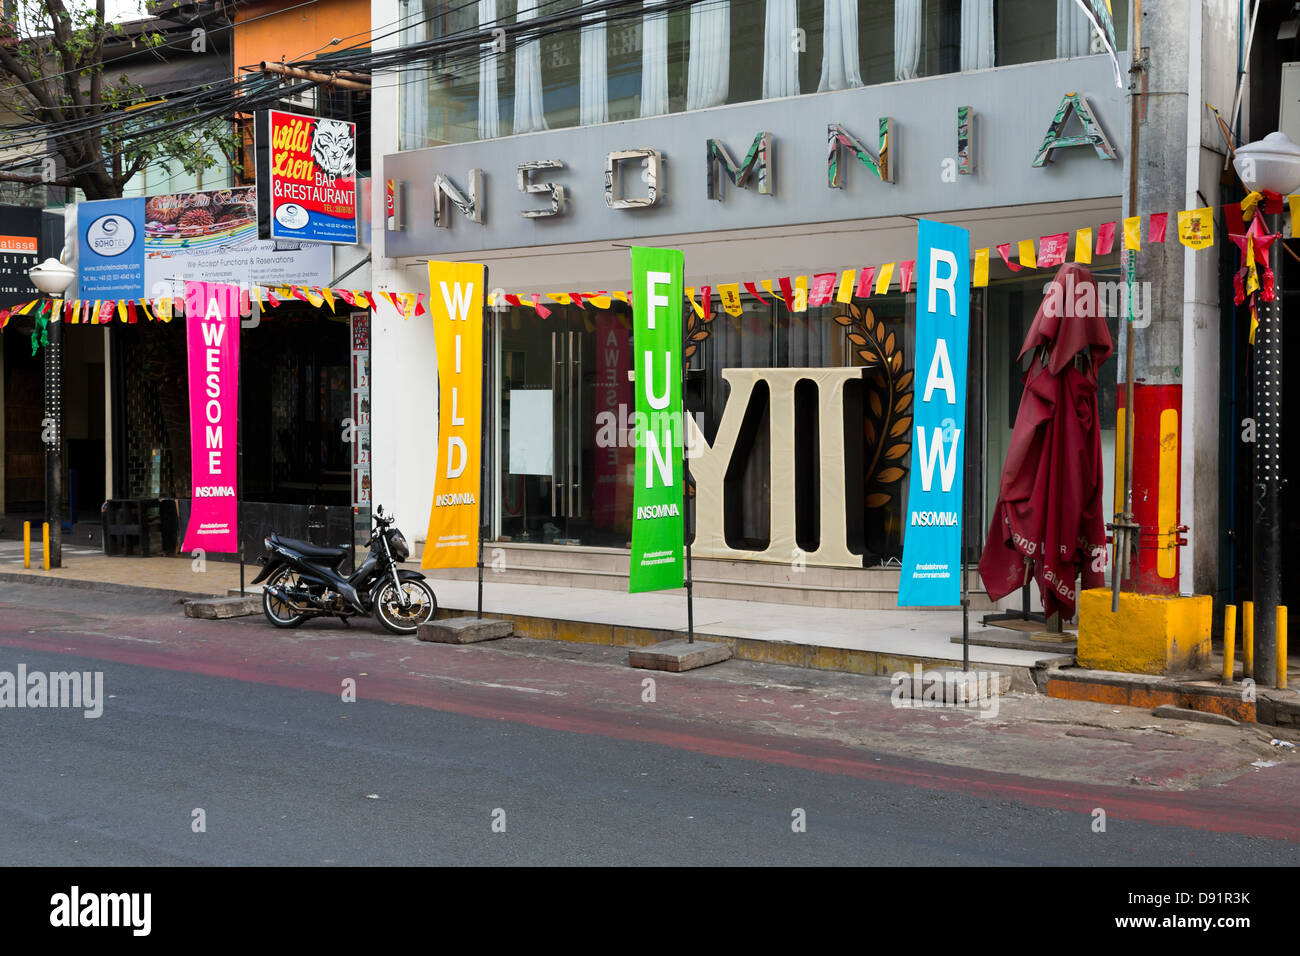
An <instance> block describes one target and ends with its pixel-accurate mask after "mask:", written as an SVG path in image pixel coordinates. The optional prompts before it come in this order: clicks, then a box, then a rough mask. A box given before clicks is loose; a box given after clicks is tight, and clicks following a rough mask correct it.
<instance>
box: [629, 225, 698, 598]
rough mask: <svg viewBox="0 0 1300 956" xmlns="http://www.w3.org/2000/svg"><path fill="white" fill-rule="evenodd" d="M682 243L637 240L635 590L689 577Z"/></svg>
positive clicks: (631, 588) (680, 583)
mask: <svg viewBox="0 0 1300 956" xmlns="http://www.w3.org/2000/svg"><path fill="white" fill-rule="evenodd" d="M684 269H685V259H684V257H683V255H682V253H681V252H680V250H677V249H643V248H640V247H637V246H633V247H632V294H633V297H632V302H633V310H632V312H633V325H632V354H633V358H634V363H635V366H636V471H635V472H634V481H633V486H632V487H633V492H632V507H633V509H634V511H633V521H632V564H631V575H630V577H629V579H628V591H629V592H633V593H635V592H637V591H662V590H665V589H668V588H680V587H682V586H683V585H684V584H685V581H686V577H685V562H684V556H685V552H686V539H685V530H686V524H685V517H684V516H683V513H682V512H683V509H684V508H685V501H684V500H683V498H682V490H683V485H682V424H683V423H682V298H683V294H684V293H683V291H682V274H683V272H684Z"/></svg>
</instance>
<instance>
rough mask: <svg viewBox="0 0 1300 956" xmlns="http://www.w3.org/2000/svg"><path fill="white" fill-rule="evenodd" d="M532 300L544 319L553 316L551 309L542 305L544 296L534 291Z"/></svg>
mask: <svg viewBox="0 0 1300 956" xmlns="http://www.w3.org/2000/svg"><path fill="white" fill-rule="evenodd" d="M532 300H533V308H534V309H536V310H537V314H538V315H540V316H541V317H542V318H544V319H549V318H550V317H551V310H550V309H548V308H547V307H546V306H544V305H542V297H541V296H540V295H538V294H537V293H536V292H534V293H533V294H532Z"/></svg>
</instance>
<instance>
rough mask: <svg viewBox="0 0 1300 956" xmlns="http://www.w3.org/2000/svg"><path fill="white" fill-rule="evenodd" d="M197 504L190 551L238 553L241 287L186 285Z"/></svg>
mask: <svg viewBox="0 0 1300 956" xmlns="http://www.w3.org/2000/svg"><path fill="white" fill-rule="evenodd" d="M185 340H186V344H187V346H188V349H189V367H190V467H191V474H192V479H191V481H192V484H193V502H192V503H191V505H190V523H189V527H188V528H186V530H185V544H184V548H185V550H186V551H192V550H194V549H196V548H202V549H203V550H204V551H213V552H217V553H222V554H234V553H235V552H237V551H238V550H239V529H238V523H237V516H238V511H239V499H238V497H237V493H238V488H237V483H238V467H239V437H238V428H239V420H238V414H239V286H236V285H226V284H222V283H215V282H186V283H185Z"/></svg>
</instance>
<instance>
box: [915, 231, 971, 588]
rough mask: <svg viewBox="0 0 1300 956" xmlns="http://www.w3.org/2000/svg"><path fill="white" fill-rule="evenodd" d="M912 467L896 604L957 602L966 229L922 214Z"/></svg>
mask: <svg viewBox="0 0 1300 956" xmlns="http://www.w3.org/2000/svg"><path fill="white" fill-rule="evenodd" d="M916 275H917V283H916V372H917V377H916V378H915V379H914V382H915V385H914V388H915V389H916V391H915V409H916V413H915V415H914V416H913V418H912V427H913V431H912V468H911V472H910V474H909V475H908V492H907V522H906V524H905V526H904V531H903V573H902V577H901V579H900V581H899V586H898V606H899V607H939V606H942V605H946V604H960V603H961V525H962V471H963V470H964V469H963V463H964V461H965V449H966V435H965V431H966V353H967V350H968V348H969V337H970V233H969V232H967V231H966V230H965V229H961V228H959V227H957V226H949V225H946V224H944V223H941V222H930V221H929V220H926V219H922V220H920V221H919V228H918V229H917V249H916Z"/></svg>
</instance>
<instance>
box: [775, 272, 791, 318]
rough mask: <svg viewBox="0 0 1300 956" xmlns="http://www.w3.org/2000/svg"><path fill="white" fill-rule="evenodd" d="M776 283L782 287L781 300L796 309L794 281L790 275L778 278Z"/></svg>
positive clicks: (786, 305) (787, 306)
mask: <svg viewBox="0 0 1300 956" xmlns="http://www.w3.org/2000/svg"><path fill="white" fill-rule="evenodd" d="M776 284H777V285H778V286H779V287H780V288H781V301H783V302H784V303H785V307H786V308H787V309H791V310H792V309H794V283H792V282H791V281H790V277H789V276H784V277H782V278H780V279H777V280H776Z"/></svg>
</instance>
